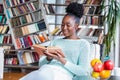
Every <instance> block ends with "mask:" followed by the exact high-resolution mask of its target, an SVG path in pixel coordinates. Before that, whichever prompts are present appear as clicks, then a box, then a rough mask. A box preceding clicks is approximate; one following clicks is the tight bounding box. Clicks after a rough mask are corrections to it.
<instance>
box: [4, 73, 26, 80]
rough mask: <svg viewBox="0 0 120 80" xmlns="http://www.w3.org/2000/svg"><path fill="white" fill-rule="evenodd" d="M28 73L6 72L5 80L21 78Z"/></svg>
mask: <svg viewBox="0 0 120 80" xmlns="http://www.w3.org/2000/svg"><path fill="white" fill-rule="evenodd" d="M24 75H26V73H20V72H5V73H4V77H3V80H19V79H20V78H21V77H22V76H24Z"/></svg>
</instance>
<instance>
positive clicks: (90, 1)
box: [85, 0, 102, 5]
mask: <svg viewBox="0 0 120 80" xmlns="http://www.w3.org/2000/svg"><path fill="white" fill-rule="evenodd" d="M101 1H102V0H86V1H85V4H97V5H99V4H100V3H101Z"/></svg>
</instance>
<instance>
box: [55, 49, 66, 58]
mask: <svg viewBox="0 0 120 80" xmlns="http://www.w3.org/2000/svg"><path fill="white" fill-rule="evenodd" d="M56 54H59V55H61V56H62V57H65V55H64V54H63V52H62V50H56Z"/></svg>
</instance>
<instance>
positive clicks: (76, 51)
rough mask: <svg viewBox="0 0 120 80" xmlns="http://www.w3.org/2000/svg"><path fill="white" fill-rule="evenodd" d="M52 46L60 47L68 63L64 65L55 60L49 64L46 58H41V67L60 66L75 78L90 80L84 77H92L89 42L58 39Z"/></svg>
mask: <svg viewBox="0 0 120 80" xmlns="http://www.w3.org/2000/svg"><path fill="white" fill-rule="evenodd" d="M50 46H57V47H60V48H61V49H62V51H63V53H64V54H65V59H66V60H67V63H66V64H65V65H63V64H61V63H60V62H59V61H57V60H55V59H53V60H52V61H51V62H48V61H47V60H46V57H41V58H40V62H39V63H40V66H41V65H44V64H46V63H48V64H50V65H55V66H60V67H62V68H63V69H65V70H67V71H68V72H69V73H71V74H72V75H73V76H79V77H81V78H79V80H88V79H85V78H86V77H83V76H87V75H90V74H89V71H90V61H89V55H90V44H89V42H88V41H87V40H85V39H78V40H71V39H56V40H53V41H52V42H51V44H50Z"/></svg>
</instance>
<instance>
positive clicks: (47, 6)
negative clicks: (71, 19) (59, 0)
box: [44, 4, 55, 14]
mask: <svg viewBox="0 0 120 80" xmlns="http://www.w3.org/2000/svg"><path fill="white" fill-rule="evenodd" d="M44 7H45V10H46V12H47V14H55V9H54V7H53V5H52V4H44Z"/></svg>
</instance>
